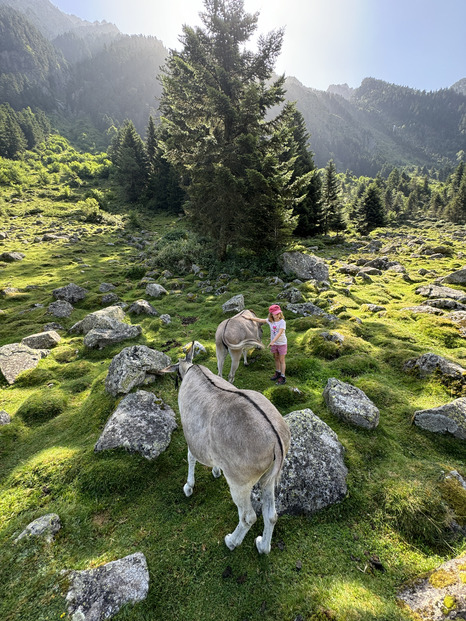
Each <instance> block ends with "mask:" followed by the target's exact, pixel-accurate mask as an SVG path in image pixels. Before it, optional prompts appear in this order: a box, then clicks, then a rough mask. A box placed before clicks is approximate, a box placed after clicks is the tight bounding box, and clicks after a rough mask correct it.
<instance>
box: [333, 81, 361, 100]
mask: <svg viewBox="0 0 466 621" xmlns="http://www.w3.org/2000/svg"><path fill="white" fill-rule="evenodd" d="M354 90H355V89H354V88H351V86H348V84H346V82H345V84H330V86H329V87H328V89H327V93H330V94H331V95H340V97H344V99H346V100H347V101H350V100H351V98H352V97H353V95H354Z"/></svg>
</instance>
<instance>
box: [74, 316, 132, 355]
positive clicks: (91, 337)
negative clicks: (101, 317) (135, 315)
mask: <svg viewBox="0 0 466 621" xmlns="http://www.w3.org/2000/svg"><path fill="white" fill-rule="evenodd" d="M109 321H110V324H111V325H110V326H109V327H108V328H100V327H97V328H92V330H89V332H88V333H87V334H86V336H85V337H84V340H83V343H84V345H85V346H86V347H89V349H103V348H104V347H107V346H108V345H115V343H121V342H122V341H126V340H127V339H135V338H137V337H138V336H140V335H141V333H142V328H141V326H140V325H135V326H132V325H130V324H127V323H123V322H122V321H117V320H115V319H110V320H109Z"/></svg>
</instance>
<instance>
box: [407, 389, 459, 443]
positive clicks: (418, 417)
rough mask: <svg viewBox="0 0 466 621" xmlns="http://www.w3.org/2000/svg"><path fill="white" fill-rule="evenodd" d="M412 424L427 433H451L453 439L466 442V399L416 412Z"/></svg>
mask: <svg viewBox="0 0 466 621" xmlns="http://www.w3.org/2000/svg"><path fill="white" fill-rule="evenodd" d="M413 422H414V424H415V425H417V426H418V427H421V428H422V429H427V431H433V432H434V433H451V434H452V435H453V436H454V437H455V438H459V439H460V440H466V398H461V399H455V400H454V401H452V402H451V403H447V404H446V405H441V406H440V407H437V408H432V409H430V410H417V411H416V412H414V417H413Z"/></svg>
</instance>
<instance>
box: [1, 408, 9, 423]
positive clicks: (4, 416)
mask: <svg viewBox="0 0 466 621" xmlns="http://www.w3.org/2000/svg"><path fill="white" fill-rule="evenodd" d="M10 423H11V417H10V415H9V414H8V412H5V410H0V427H2V426H3V425H9V424H10Z"/></svg>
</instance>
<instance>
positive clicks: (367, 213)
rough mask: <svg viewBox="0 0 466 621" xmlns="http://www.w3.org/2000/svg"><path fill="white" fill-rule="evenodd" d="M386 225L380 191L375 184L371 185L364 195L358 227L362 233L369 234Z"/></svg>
mask: <svg viewBox="0 0 466 621" xmlns="http://www.w3.org/2000/svg"><path fill="white" fill-rule="evenodd" d="M384 224H385V218H384V213H383V204H382V199H381V196H380V190H379V188H378V186H377V184H376V183H375V182H373V183H371V184H370V185H369V187H368V188H367V190H366V193H365V194H364V196H363V198H362V200H361V203H360V211H359V214H358V222H357V227H358V230H359V231H360V232H361V233H364V234H366V233H369V232H370V231H372V230H373V229H376V228H377V227H379V226H383V225H384Z"/></svg>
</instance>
